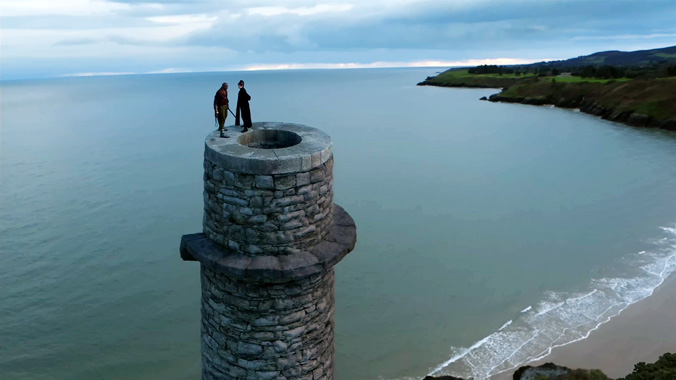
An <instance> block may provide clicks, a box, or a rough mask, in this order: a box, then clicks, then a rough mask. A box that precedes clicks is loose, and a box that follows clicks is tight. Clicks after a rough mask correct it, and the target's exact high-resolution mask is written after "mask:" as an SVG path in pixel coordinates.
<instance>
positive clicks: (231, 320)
mask: <svg viewBox="0 0 676 380" xmlns="http://www.w3.org/2000/svg"><path fill="white" fill-rule="evenodd" d="M356 240H357V228H356V226H355V224H354V221H353V220H352V218H351V217H350V216H349V215H348V214H347V212H345V210H343V209H342V208H341V207H340V206H338V205H335V204H334V203H333V154H332V149H331V138H330V137H329V136H328V135H326V134H325V133H323V132H322V131H320V130H318V129H316V128H311V127H307V126H303V125H298V124H289V123H254V126H253V129H252V130H250V131H249V132H247V133H244V134H239V133H237V132H231V137H230V138H228V139H225V138H220V137H218V132H213V133H211V134H210V135H208V136H207V138H206V142H205V149H204V221H203V232H202V233H197V234H190V235H183V237H182V238H181V248H180V250H181V258H183V260H191V261H194V260H196V261H199V262H200V266H201V280H202V326H201V331H202V379H232V380H235V379H237V380H244V379H250V380H254V379H255V380H261V379H287V380H292V379H309V380H319V379H322V380H323V379H333V368H334V348H333V347H334V345H333V313H334V297H333V287H334V280H333V279H334V277H333V266H334V265H335V264H337V263H338V262H339V261H340V260H341V259H342V258H343V257H345V255H347V254H348V253H349V252H350V251H352V249H353V248H354V245H355V243H356Z"/></svg>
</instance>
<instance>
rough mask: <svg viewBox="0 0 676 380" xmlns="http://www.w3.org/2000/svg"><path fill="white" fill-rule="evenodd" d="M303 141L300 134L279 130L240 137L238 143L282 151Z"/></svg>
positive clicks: (268, 130) (250, 146)
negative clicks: (281, 149)
mask: <svg viewBox="0 0 676 380" xmlns="http://www.w3.org/2000/svg"><path fill="white" fill-rule="evenodd" d="M301 140H303V139H302V138H301V137H300V136H299V135H298V134H296V133H293V132H289V131H283V130H279V129H258V130H253V131H250V132H248V133H244V134H243V135H241V136H239V138H238V139H237V142H238V143H239V144H241V145H244V146H248V147H249V148H256V149H280V148H288V147H290V146H294V145H297V144H299V143H300V142H301Z"/></svg>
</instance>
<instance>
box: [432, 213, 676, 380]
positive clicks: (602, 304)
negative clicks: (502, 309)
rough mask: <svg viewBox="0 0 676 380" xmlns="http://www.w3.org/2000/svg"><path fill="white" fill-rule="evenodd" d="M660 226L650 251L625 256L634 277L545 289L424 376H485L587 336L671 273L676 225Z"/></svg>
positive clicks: (675, 268)
mask: <svg viewBox="0 0 676 380" xmlns="http://www.w3.org/2000/svg"><path fill="white" fill-rule="evenodd" d="M661 229H662V230H663V232H664V235H665V236H664V237H663V238H660V239H659V240H656V241H655V242H653V243H654V248H653V249H650V250H646V251H641V252H638V253H636V254H635V255H632V256H631V257H630V258H629V259H630V262H631V263H632V265H633V266H635V267H638V268H640V274H639V275H637V276H634V277H630V278H619V277H618V278H601V279H594V280H592V281H591V282H590V284H589V288H588V291H586V292H584V293H565V292H548V293H545V295H544V300H543V301H541V302H539V303H538V304H533V305H532V306H528V307H526V308H524V309H523V310H521V312H520V313H519V315H518V316H517V317H515V318H514V319H513V320H510V321H508V322H506V323H505V324H504V325H503V326H502V327H500V329H498V330H497V331H496V332H494V333H492V334H491V335H489V336H487V337H485V338H483V339H481V340H479V341H478V342H476V343H474V344H473V345H472V346H470V347H459V348H458V347H453V348H451V355H450V358H449V359H448V360H446V361H445V362H444V363H441V364H439V365H438V366H437V367H436V368H434V369H433V370H431V371H430V372H429V374H428V375H436V376H439V375H451V376H458V377H464V378H470V377H473V378H474V379H476V380H480V379H488V378H489V377H491V376H493V375H496V374H498V373H502V372H506V371H509V370H513V369H515V368H517V367H519V366H521V365H524V364H526V363H528V362H531V361H535V360H539V359H542V358H544V357H545V356H547V355H549V354H550V353H551V351H552V349H553V348H556V347H560V346H565V345H567V344H571V343H573V342H577V341H579V340H582V339H585V338H587V337H588V336H589V334H590V333H591V332H592V331H594V330H596V329H597V328H598V327H599V326H600V325H602V324H604V323H606V322H608V321H609V320H610V319H611V318H613V317H614V316H617V315H618V314H620V313H621V312H622V311H623V310H624V309H626V308H627V307H628V306H629V305H631V304H634V303H636V302H638V301H640V300H642V299H644V298H646V297H648V296H650V295H651V294H652V293H653V291H654V290H655V288H657V287H658V286H660V285H661V284H662V283H663V282H664V280H665V279H666V278H667V277H669V275H671V274H672V273H674V272H676V226H674V227H661Z"/></svg>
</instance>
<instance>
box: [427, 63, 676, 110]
mask: <svg viewBox="0 0 676 380" xmlns="http://www.w3.org/2000/svg"><path fill="white" fill-rule="evenodd" d="M420 84H421V85H431V86H442V87H484V88H503V91H502V92H500V93H499V94H498V96H499V97H500V98H501V100H503V101H514V102H525V103H528V102H531V103H529V104H535V103H537V104H559V105H562V104H564V106H568V105H565V104H568V103H570V104H580V103H581V102H582V100H583V99H584V100H585V102H587V103H594V104H598V105H599V106H601V107H604V108H606V109H612V110H614V111H617V112H626V113H639V114H642V115H645V116H648V117H650V118H652V119H653V120H657V121H661V120H665V119H668V118H673V117H676V90H675V89H676V77H670V78H659V79H629V78H618V79H599V78H582V77H578V76H570V75H564V76H546V77H536V76H535V75H534V74H530V75H519V76H516V75H514V74H503V75H499V74H470V73H469V72H468V70H467V69H451V70H448V71H445V72H443V73H441V74H439V75H437V76H435V77H428V78H427V79H426V80H425V81H424V82H421V83H420ZM574 106H576V105H574Z"/></svg>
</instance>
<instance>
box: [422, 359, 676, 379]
mask: <svg viewBox="0 0 676 380" xmlns="http://www.w3.org/2000/svg"><path fill="white" fill-rule="evenodd" d="M512 378H513V379H514V380H548V379H551V380H610V378H609V377H608V376H606V375H605V374H604V373H603V372H601V370H598V369H570V368H568V367H563V366H560V365H556V364H554V363H545V364H543V365H541V366H538V367H531V366H529V365H527V366H524V367H521V368H519V369H517V370H516V372H514V375H513V376H512ZM423 380H463V379H461V378H459V377H454V376H439V377H435V376H426V377H425V378H424V379H423ZM617 380H676V354H670V353H666V354H664V355H662V356H660V358H659V359H658V360H657V361H656V362H655V363H648V364H646V363H644V362H640V363H637V364H636V365H635V366H634V371H632V373H630V374H629V375H627V376H626V377H623V378H620V379H617Z"/></svg>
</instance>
